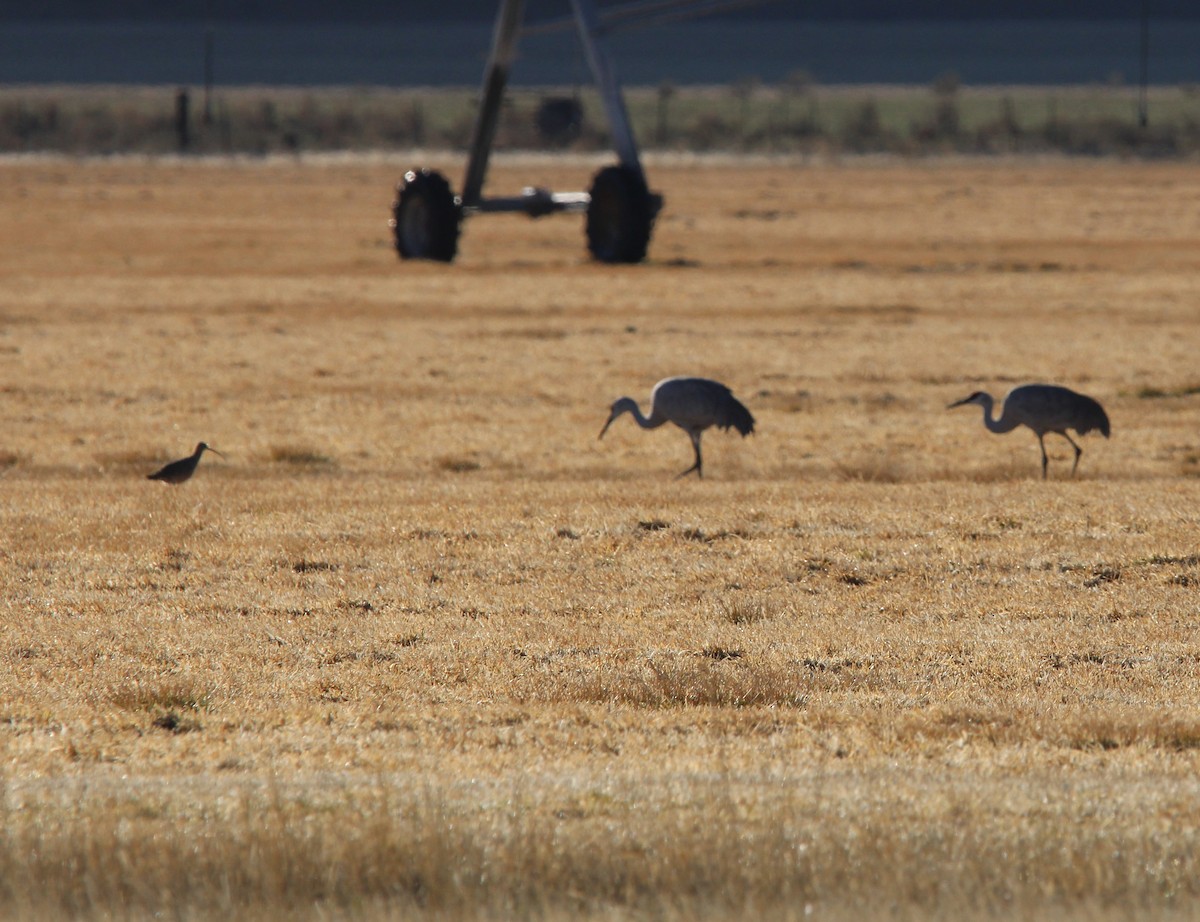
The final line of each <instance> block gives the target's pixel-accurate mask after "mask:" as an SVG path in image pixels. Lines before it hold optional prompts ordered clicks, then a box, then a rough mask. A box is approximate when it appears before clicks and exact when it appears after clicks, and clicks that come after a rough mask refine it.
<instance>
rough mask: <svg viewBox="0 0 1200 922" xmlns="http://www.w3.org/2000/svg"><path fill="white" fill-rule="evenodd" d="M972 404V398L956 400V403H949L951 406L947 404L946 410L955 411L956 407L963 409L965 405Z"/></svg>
mask: <svg viewBox="0 0 1200 922" xmlns="http://www.w3.org/2000/svg"><path fill="white" fill-rule="evenodd" d="M970 402H971V398H970V397H964V398H963V399H962V400H956V401H954V403H949V404H946V409H947V410H953V409H954V408H955V407H961V406H963V405H965V404H968V403H970Z"/></svg>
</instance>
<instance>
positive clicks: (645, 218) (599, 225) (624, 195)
mask: <svg viewBox="0 0 1200 922" xmlns="http://www.w3.org/2000/svg"><path fill="white" fill-rule="evenodd" d="M591 199H592V200H591V202H590V203H589V204H588V210H587V241H588V249H589V250H590V251H591V253H592V256H594V257H595V258H596V259H598V260H600V262H604V263H638V262H641V261H642V260H643V259H645V258H646V248H647V247H648V246H649V245H650V231H651V230H652V229H653V227H654V218H655V216H656V212H657V209H656V208H655V203H654V197H653V196H652V195H651V194H650V190H649V189H647V188H646V181H645V180H644V179H643V178H642V176H641V175H640V174H639V173H638V172H636V171H635V170H631V169H630V168H629V167H626V166H607V167H605V168H604V169H602V170H601V171H600V172H599V173H597V174H596V177H595V179H593V180H592V188H591Z"/></svg>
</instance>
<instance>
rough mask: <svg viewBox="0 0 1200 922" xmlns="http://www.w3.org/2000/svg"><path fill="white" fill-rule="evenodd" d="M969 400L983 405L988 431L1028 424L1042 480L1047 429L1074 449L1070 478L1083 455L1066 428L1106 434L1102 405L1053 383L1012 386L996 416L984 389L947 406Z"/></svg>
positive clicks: (1010, 430)
mask: <svg viewBox="0 0 1200 922" xmlns="http://www.w3.org/2000/svg"><path fill="white" fill-rule="evenodd" d="M968 403H973V404H976V405H977V406H981V407H983V424H984V425H985V426H987V428H988V431H989V432H995V433H997V434H1000V433H1004V432H1012V431H1013V430H1014V429H1016V428H1017V426H1028V427H1029V428H1030V429H1032V430H1033V432H1034V435H1036V436H1037V437H1038V445H1040V446H1041V449H1042V479H1043V480H1045V479H1046V468H1047V466H1048V465H1049V463H1050V461H1049V459H1048V458H1047V457H1046V443H1045V442H1044V441H1043V439H1042V437H1043V436H1044V435H1045V434H1046V433H1047V432H1057V433H1058V434H1059V435H1061V436H1062V437H1063V438H1064V439H1066V440H1067V441H1068V442H1070V443H1071V447H1072V448H1074V449H1075V463H1074V464H1073V465H1072V466H1071V476H1072V477H1074V476H1075V470H1076V468H1078V467H1079V456H1080V455H1082V454H1083V449H1082V448H1080V447H1079V446H1078V445H1076V444H1075V440H1074V439H1073V438H1071V437H1070V436H1069V435H1067V430H1068V429H1074V430H1075V432H1076V434H1078V435H1087V434H1088V433H1089V432H1091V431H1092V430H1093V429H1099V430H1100V434H1101V435H1103V436H1104V437H1105V438H1108V436H1109V431H1110V430H1109V425H1108V414H1107V413H1105V412H1104V407H1102V406H1100V404H1099V403H1098V402H1097V401H1095V400H1093V399H1092V398H1091V397H1088V396H1087V395H1085V394H1078V393H1076V392H1075V391H1073V390H1071V389H1070V388H1067V387H1059V386H1058V385H1056V384H1022V385H1021V386H1020V387H1014V388H1013V389H1012V390H1011V391H1009V392H1008V396H1006V397H1005V398H1004V407H1003V409H1002V410H1001V412H1000V418H999V419H992V407H993V406H994V405H995V401H994V400H993V399H992V395H991V394H987V393H984V392H983V391H976V392H975V393H973V394H972V395H971V396H969V397H964V398H963V399H962V400H958V401H955V402H954V403H952V404H950V406H948V407H947V408H946V409H948V410H952V409H954V408H955V407H961V406H963V405H964V404H968Z"/></svg>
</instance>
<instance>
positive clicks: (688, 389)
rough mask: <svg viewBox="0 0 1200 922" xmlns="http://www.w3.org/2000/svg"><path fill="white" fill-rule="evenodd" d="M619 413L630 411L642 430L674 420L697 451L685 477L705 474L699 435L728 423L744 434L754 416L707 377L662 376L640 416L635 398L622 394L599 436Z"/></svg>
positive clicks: (601, 435) (752, 422) (718, 384)
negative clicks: (693, 472) (647, 410)
mask: <svg viewBox="0 0 1200 922" xmlns="http://www.w3.org/2000/svg"><path fill="white" fill-rule="evenodd" d="M622 413H631V414H633V418H634V419H635V420H636V421H637V424H638V425H639V426H641V427H642V428H643V429H657V428H658V427H659V426H661V425H662V424H663V423H674V424H675V425H676V426H678V427H679V428H680V429H682V430H683V431H684V432H686V433H687V434H688V438H690V439H691V440H692V449H693V450H694V451H695V453H696V461H695V463H694V464H693V465H692V466H691V467H689V468H688V469H687V470H686V471H684V472H683V473H682V474H680V475H679V476H680V477H684V476H686V475H688V474H690V473H691V472H692V471H695V472H696V476H697V477H703V476H704V461H703V459H702V458H701V456H700V436H701V434H702V433H703V432H704V430H705V429H708V428H709V427H711V426H718V427H719V428H721V429H728V428H730V427H731V426H732V427H733V428H735V429H737V431H738V432H740V433H741V434H742V435H743V436H747V435H749V434H750V433H751V432H753V431H754V417H753V416H751V415H750V411H749V410H747V409H746V408H745V407H744V406H742V404H741V402H740V401H739V400H738V399H737V398H736V397H734V396H733V393H732V392H731V391H730V390H729V388H727V387H726V386H725V385H724V384H721V383H720V382H719V381H710V380H708V379H707V378H664V379H663V380H662V381H659V382H658V383H657V384H656V385H654V390H652V391H651V392H650V415H649V417H646V416H643V415H642V411H641V410H640V409H639V408H638V405H637V401H636V400H634V399H633V398H632V397H621V398H620V399H619V400H617V401H616V402H614V403H613V405H612V409H611V411H610V412H609V416H608V422H606V423H605V424H604V428H603V429H601V430H600V436H599V437H600V438H604V433H605V432H607V431H608V427H609V426H611V425H612V422H613V420H614V419H616V418H617V417H618V416H620V415H621V414H622Z"/></svg>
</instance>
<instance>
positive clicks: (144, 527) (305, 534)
mask: <svg viewBox="0 0 1200 922" xmlns="http://www.w3.org/2000/svg"><path fill="white" fill-rule="evenodd" d="M415 165H428V166H432V167H437V168H440V169H443V170H445V171H446V173H447V175H448V177H449V178H450V179H451V181H452V183H454V184H455V185H456V186H457V185H459V184H460V182H461V178H460V177H461V171H462V162H461V160H460V159H457V158H454V157H450V156H444V155H420V154H417V155H413V156H412V157H411V158H395V157H382V156H381V157H338V156H331V157H327V158H307V159H300V160H295V159H280V160H213V161H208V160H200V161H188V160H176V159H162V160H140V159H115V160H84V161H75V160H68V159H39V158H29V159H23V158H16V159H11V160H7V161H4V162H2V163H0V585H2V586H3V589H2V590H0V659H2V660H3V662H4V664H5V669H3V670H0V758H2V759H3V766H4V768H3V774H2V775H0V783H2V784H3V789H4V795H5V796H4V801H3V803H4V804H5V806H4V809H3V816H4V820H3V821H4V825H5V830H6V839H7V840H8V842H9V843H10V845H9V846H8V848H6V849H3V850H2V851H3V854H2V855H0V865H2V866H3V867H5V868H6V869H7V872H6V876H7V878H8V879H9V880H10V881H12V883H10V884H8V885H6V886H7V889H6V890H0V895H2V896H3V899H4V901H5V905H7V906H8V908H9V910H10V911H11V912H12V913H17V914H20V913H22V912H23V913H26V914H28V915H30V916H31V917H32V916H36V915H37V914H38V913H45V914H46V916H47V917H50V916H53V915H54V914H56V913H57V912H59V911H70V912H74V913H77V914H82V915H85V916H86V915H94V916H98V915H101V914H103V913H104V912H105V911H113V907H114V906H115V907H120V906H125V907H127V908H128V907H132V909H130V910H129V911H131V912H133V911H135V910H136V911H144V912H145V913H147V914H152V913H154V912H163V911H168V912H174V913H176V914H180V913H186V912H192V913H194V914H197V917H199V916H202V915H203V914H205V913H208V912H211V913H212V914H213V915H220V914H221V913H224V912H227V911H229V910H230V907H235V908H236V907H242V908H243V909H244V908H245V907H246V906H255V907H258V911H260V912H261V913H262V914H263V917H275V916H278V917H282V916H284V915H289V914H290V915H291V917H293V918H294V917H296V916H295V913H296V912H298V911H300V909H304V908H307V909H312V907H314V906H321V907H325V910H323V911H329V912H335V913H336V912H339V911H345V912H348V913H350V914H349V915H348V916H347V917H359V916H358V915H355V914H354V913H353V912H350V910H349V909H347V907H354V906H360V909H361V903H362V902H363V901H365V902H366V903H367V904H369V906H370V907H375V908H376V909H378V910H379V912H380V913H381V914H380V916H379V917H380V918H384V917H387V912H388V911H389V907H390V908H392V909H394V908H395V907H396V906H397V905H403V906H408V907H410V908H411V907H417V908H425V909H426V910H428V911H430V912H433V911H434V910H435V909H436V910H437V911H439V912H444V913H446V914H447V915H449V916H453V917H471V916H473V915H479V914H483V915H487V914H488V913H492V914H493V915H495V916H496V917H508V918H512V917H525V916H533V915H536V914H538V913H539V912H540V913H542V914H543V916H553V915H554V913H555V912H562V913H564V916H568V915H575V914H578V913H584V914H586V912H596V913H600V914H603V913H604V912H609V913H612V915H609V916H605V917H606V918H611V917H620V916H621V914H623V913H633V914H636V913H638V912H647V913H651V914H653V912H658V913H660V914H661V913H663V912H666V914H667V915H668V916H670V912H677V913H678V914H679V917H681V918H683V917H699V916H701V915H703V913H700V912H698V910H697V907H698V906H703V907H705V912H708V913H711V915H712V916H713V917H714V918H715V917H735V916H736V917H744V915H743V914H744V912H745V911H746V909H747V907H748V906H758V907H760V908H761V909H762V910H763V911H764V912H768V914H770V913H771V912H773V913H775V914H776V916H777V917H780V918H791V917H796V918H798V917H800V915H803V914H804V909H805V907H809V910H810V911H811V909H812V907H816V908H817V909H818V910H824V911H825V912H826V914H827V916H828V917H837V916H836V913H837V912H840V911H843V910H844V911H845V914H846V917H848V918H853V917H855V916H856V915H858V914H859V913H861V912H864V911H866V910H865V909H864V907H867V908H868V909H872V908H873V909H872V911H876V910H878V911H879V912H881V913H882V912H885V911H893V910H894V911H896V912H900V913H901V915H903V914H904V913H906V912H911V913H913V914H915V915H916V916H920V917H925V918H929V917H934V916H936V915H938V914H939V913H942V914H945V915H946V916H947V917H958V918H962V917H964V915H970V914H972V913H981V914H988V913H993V912H998V911H1004V910H1005V909H1006V908H1008V909H1013V908H1014V907H1015V908H1016V909H1017V910H1020V911H1022V912H1026V913H1034V914H1036V912H1040V911H1046V912H1048V913H1051V914H1053V913H1058V914H1060V915H1061V914H1067V915H1070V914H1072V913H1074V914H1076V915H1078V916H1079V917H1084V916H1090V917H1096V916H1097V914H1099V915H1103V912H1111V913H1112V914H1113V917H1114V918H1115V917H1129V916H1130V915H1138V914H1140V913H1146V912H1150V913H1157V914H1160V915H1170V914H1171V913H1176V914H1178V915H1180V917H1188V913H1190V912H1192V907H1193V906H1194V905H1195V898H1196V895H1197V883H1196V882H1197V881H1198V880H1200V873H1198V872H1200V866H1198V865H1197V858H1196V855H1197V854H1200V852H1197V850H1196V845H1197V843H1196V841H1195V838H1196V832H1195V830H1196V829H1197V828H1200V822H1198V821H1200V789H1198V788H1197V784H1196V780H1195V779H1196V772H1197V768H1198V767H1200V765H1198V763H1197V755H1196V752H1197V747H1200V719H1197V716H1196V715H1197V705H1198V704H1200V685H1198V683H1197V662H1200V645H1198V644H1197V640H1196V636H1195V630H1194V627H1195V624H1194V622H1195V615H1196V611H1197V599H1198V598H1200V597H1198V596H1197V587H1198V586H1200V551H1198V547H1197V541H1198V537H1200V530H1198V524H1200V512H1198V511H1197V510H1198V508H1200V507H1198V504H1197V500H1198V499H1200V480H1198V479H1197V475H1198V474H1200V427H1198V425H1197V424H1198V422H1200V371H1197V365H1196V355H1197V351H1198V346H1200V332H1198V330H1200V328H1198V326H1197V323H1196V304H1197V301H1198V298H1197V296H1198V294H1200V272H1198V271H1197V270H1198V269H1200V174H1198V173H1197V171H1196V169H1195V165H1194V164H1181V163H1123V162H1116V161H1075V160H1053V159H1051V160H1029V159H1026V160H1020V159H1014V160H986V161H971V160H944V159H943V160H928V161H898V160H887V159H885V160H851V161H845V162H806V161H802V160H767V159H761V160H757V159H732V158H709V159H704V158H682V157H674V158H664V159H651V161H650V162H649V165H648V174H649V177H650V181H651V185H652V187H654V188H655V189H657V190H659V191H661V192H662V193H663V195H664V197H665V200H666V205H665V208H664V210H663V212H662V214H661V216H660V219H659V221H658V223H657V225H656V228H655V233H654V238H653V240H652V243H651V247H650V256H649V259H648V260H647V261H646V263H644V264H642V265H637V266H605V265H598V264H596V263H593V262H591V261H590V260H589V259H588V258H587V253H586V249H585V246H584V240H583V228H582V220H581V219H580V218H579V217H577V216H576V217H569V216H557V217H552V218H546V219H542V220H539V221H531V220H529V219H528V218H524V217H519V216H486V217H476V218H472V219H470V220H469V221H468V222H467V223H466V225H465V228H464V232H463V237H462V241H461V246H460V256H459V259H458V260H457V262H455V263H454V264H452V265H443V264H434V263H418V262H402V261H400V260H399V259H397V257H396V255H395V252H394V250H393V248H392V242H391V238H390V231H389V229H388V227H387V219H388V217H389V208H390V203H391V199H392V196H393V189H394V186H395V184H396V182H397V181H398V180H399V179H400V176H401V175H402V173H403V171H404V169H406V168H408V167H409V166H415ZM600 165H601V161H598V160H590V159H570V158H550V157H534V156H527V157H515V156H514V157H504V158H500V159H499V160H498V162H497V163H496V164H495V165H494V168H493V170H492V173H491V174H490V178H489V186H488V191H490V192H492V193H494V194H513V193H515V192H516V191H518V190H519V189H520V188H521V187H523V186H526V185H542V186H548V187H551V188H554V189H555V190H558V191H566V190H573V189H583V188H587V185H588V183H589V181H590V176H591V175H592V173H594V172H595V170H596V169H598V168H599V166H600ZM677 374H695V375H703V376H705V377H710V378H715V379H718V380H721V381H723V382H725V383H727V384H728V385H729V386H730V387H731V388H732V389H733V391H734V393H735V394H736V395H737V396H738V397H739V398H740V399H741V400H742V401H743V402H744V403H745V405H746V406H747V407H748V408H749V409H750V411H751V412H752V413H753V414H754V416H755V418H756V421H757V426H756V431H755V433H754V434H753V435H752V436H750V437H748V438H745V439H742V438H739V437H738V436H737V435H736V434H734V433H732V432H719V431H715V430H713V431H710V432H709V433H707V434H706V435H705V436H704V442H703V444H704V456H705V477H704V479H703V480H699V479H697V478H696V477H694V476H692V477H688V478H684V479H676V475H677V474H678V473H679V471H681V470H683V469H684V468H685V467H687V465H688V464H689V463H690V462H691V448H690V445H689V443H688V440H687V438H686V436H685V435H684V434H683V433H682V432H681V431H679V430H678V429H675V428H674V427H671V426H666V427H664V428H662V429H659V430H655V431H651V432H643V431H641V430H639V429H638V428H637V427H636V426H635V425H634V424H633V422H632V421H631V420H630V419H628V418H623V419H620V420H618V421H617V422H615V423H614V424H613V426H612V427H611V428H610V429H609V431H608V432H607V433H606V434H605V436H604V439H603V440H599V439H598V438H597V436H598V434H599V432H600V429H601V426H602V425H603V423H604V422H605V420H606V418H607V416H608V408H609V405H610V404H611V403H612V401H613V400H615V399H616V398H617V397H619V396H622V395H629V396H632V397H634V398H635V399H636V400H638V401H639V403H640V404H641V406H642V407H643V409H648V405H647V401H648V396H649V392H650V389H651V387H652V386H653V384H654V383H655V381H657V380H658V379H660V378H663V377H666V376H669V375H677ZM1031 381H1042V382H1052V383H1058V384H1063V385H1067V386H1069V387H1072V388H1075V389H1077V390H1079V391H1082V392H1085V393H1087V394H1089V395H1091V396H1093V397H1095V398H1096V399H1098V400H1099V401H1100V402H1101V403H1102V404H1103V405H1104V407H1105V408H1106V410H1107V412H1108V415H1109V417H1110V419H1111V422H1112V437H1111V438H1110V439H1104V438H1102V437H1100V436H1099V435H1098V433H1096V432H1092V433H1091V434H1090V435H1088V436H1086V437H1083V438H1082V439H1080V440H1079V441H1080V444H1081V446H1082V447H1083V450H1084V453H1083V456H1082V459H1081V461H1080V465H1079V470H1078V474H1077V475H1076V476H1075V477H1073V478H1072V477H1071V460H1072V457H1073V455H1072V452H1071V449H1070V446H1069V445H1067V443H1066V442H1065V441H1063V440H1062V439H1060V438H1058V437H1057V436H1055V435H1050V436H1047V449H1048V450H1049V452H1050V468H1049V478H1048V479H1047V480H1045V481H1043V480H1042V479H1041V477H1040V473H1041V472H1040V455H1039V453H1038V448H1037V440H1036V438H1035V437H1034V435H1033V434H1032V433H1031V432H1030V431H1028V430H1026V429H1020V430H1017V431H1015V432H1012V433H1010V434H1007V435H1003V436H996V435H992V434H989V433H988V432H987V431H985V429H984V427H983V425H982V424H981V420H980V416H981V413H980V410H979V409H978V408H977V407H973V406H970V407H961V408H958V409H955V410H947V405H948V404H949V403H951V402H953V401H955V400H958V399H961V398H963V397H965V396H967V395H968V394H970V393H971V392H973V391H975V390H986V391H989V392H991V393H993V394H994V395H996V397H997V398H998V399H999V398H1001V397H1002V396H1003V394H1004V393H1005V392H1006V391H1007V390H1008V389H1009V388H1011V387H1012V386H1014V385H1016V384H1018V383H1024V382H1031ZM201 440H204V441H207V442H208V443H209V444H210V445H212V446H214V447H216V448H217V449H220V450H221V451H222V452H223V454H224V457H217V456H213V455H206V456H205V457H204V459H203V460H202V462H201V465H200V468H199V471H198V473H197V475H196V476H195V477H194V478H193V479H192V480H190V481H189V482H187V483H186V484H183V485H181V486H178V487H171V486H167V485H164V484H160V483H155V482H151V481H148V480H146V476H145V475H146V474H148V473H149V472H151V471H152V470H154V469H155V468H156V467H157V466H159V465H160V464H162V463H163V462H165V461H167V460H169V459H171V458H175V457H181V456H183V455H186V454H188V453H189V452H190V451H191V450H192V448H193V447H194V446H195V444H196V443H197V442H199V441H201ZM464 829H465V830H466V832H463V830H464ZM314 830H316V832H314ZM256 836H257V837H256ZM460 836H461V837H463V838H461V839H460V838H457V837H460ZM731 841H732V842H737V843H738V847H737V848H736V849H725V848H722V847H721V845H722V844H728V843H729V842H731ZM384 846H386V848H385V847H384ZM402 846H403V847H402ZM405 848H408V849H409V850H408V851H405ZM389 849H390V850H389ZM381 854H386V855H388V856H390V858H389V861H390V862H391V863H390V864H389V863H387V862H385V861H383V859H372V860H374V861H375V863H372V861H368V860H367V858H366V856H368V855H371V856H378V855H381ZM598 855H603V856H604V859H603V860H602V861H599V860H597V856H598ZM564 856H565V857H564ZM305 862H310V863H309V864H306V863H305ZM416 866H420V867H421V868H423V869H424V870H423V871H422V873H421V874H417V873H416V872H412V873H411V874H410V873H408V871H404V872H401V871H400V870H397V869H398V868H411V867H416ZM351 867H353V868H355V869H356V870H354V871H349V870H347V869H348V868H351ZM131 868H135V870H131ZM69 869H74V871H69ZM751 869H753V870H751ZM460 870H461V873H459V871H460ZM488 871H490V873H491V874H492V876H491V877H489V876H488V873H485V872H488ZM497 873H500V875H501V878H502V879H503V880H504V881H505V883H504V885H503V886H500V887H497V886H495V885H494V884H488V883H487V882H486V881H487V880H491V881H493V882H494V881H495V880H496V876H495V875H496V874H497ZM239 875H240V876H239ZM24 881H28V882H29V883H28V884H24V883H22V882H24ZM314 881H316V883H314ZM414 881H417V882H415V883H414ZM481 881H482V882H481ZM39 888H40V889H39ZM214 894H219V896H214ZM379 907H382V908H379ZM431 907H432V908H431ZM648 907H649V908H648ZM664 907H666V908H665V909H664ZM847 907H849V908H847ZM879 907H885V909H884V910H880V909H879ZM886 907H892V910H886ZM896 907H899V909H896ZM1047 907H1049V908H1047ZM667 910H670V912H667ZM413 911H417V910H416V909H414V910H413ZM363 913H366V910H363ZM859 917H861V916H859ZM893 917H894V916H893Z"/></svg>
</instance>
